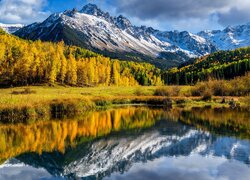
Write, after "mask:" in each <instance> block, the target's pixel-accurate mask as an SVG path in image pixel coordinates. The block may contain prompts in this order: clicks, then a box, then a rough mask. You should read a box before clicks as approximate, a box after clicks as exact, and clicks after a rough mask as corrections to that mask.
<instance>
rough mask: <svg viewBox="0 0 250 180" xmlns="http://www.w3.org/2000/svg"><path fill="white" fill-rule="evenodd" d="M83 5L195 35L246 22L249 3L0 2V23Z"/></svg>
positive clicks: (32, 19)
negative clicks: (92, 4) (93, 5)
mask: <svg viewBox="0 0 250 180" xmlns="http://www.w3.org/2000/svg"><path fill="white" fill-rule="evenodd" d="M87 3H94V4H97V5H98V6H99V7H100V8H101V9H102V10H104V11H108V12H110V14H111V15H114V16H115V15H119V14H122V15H124V16H126V17H128V18H129V19H130V20H131V21H132V23H133V24H134V25H138V26H140V25H146V26H152V27H153V28H156V29H160V30H179V31H182V30H188V31H192V32H198V31H200V30H205V29H222V28H224V27H226V26H228V25H237V24H243V23H246V22H249V21H250V11H249V9H250V1H249V0H185V1H184V0H0V22H2V23H22V24H30V23H33V22H37V21H38V22H39V21H43V20H44V19H46V18H47V17H48V16H49V15H50V14H51V13H54V12H60V11H64V10H67V9H72V8H74V7H75V8H77V9H81V8H82V6H84V5H85V4H87Z"/></svg>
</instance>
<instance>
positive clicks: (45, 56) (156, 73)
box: [0, 30, 163, 87]
mask: <svg viewBox="0 0 250 180" xmlns="http://www.w3.org/2000/svg"><path fill="white" fill-rule="evenodd" d="M41 83H49V84H54V83H57V84H66V85H74V86H97V85H105V86H110V85H117V86H133V85H161V84H163V82H162V80H161V71H160V70H159V69H157V68H155V66H153V65H150V64H146V63H135V62H126V61H119V60H111V59H110V58H107V57H103V56H101V55H99V54H96V53H93V52H91V51H88V50H85V49H83V48H79V47H75V46H66V45H64V43H63V42H60V43H57V44H56V43H50V42H41V41H34V42H33V41H26V40H22V39H19V38H17V37H15V36H12V35H8V34H6V33H5V32H4V31H2V30H0V86H1V87H6V86H23V85H32V84H41Z"/></svg>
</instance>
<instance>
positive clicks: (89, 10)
mask: <svg viewBox="0 0 250 180" xmlns="http://www.w3.org/2000/svg"><path fill="white" fill-rule="evenodd" d="M80 12H81V13H85V14H89V15H94V16H103V15H104V14H106V13H104V12H103V11H102V10H101V9H100V8H98V6H97V5H96V4H91V3H89V4H87V5H85V6H83V8H82V10H81V11H80Z"/></svg>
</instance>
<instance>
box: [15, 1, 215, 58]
mask: <svg viewBox="0 0 250 180" xmlns="http://www.w3.org/2000/svg"><path fill="white" fill-rule="evenodd" d="M15 34H16V35H18V36H20V37H22V38H27V39H32V40H36V39H41V40H50V41H61V40H64V42H65V43H66V44H74V45H78V46H82V47H85V48H89V49H91V50H98V51H104V52H112V53H117V54H122V53H131V54H137V55H138V54H141V55H143V56H148V57H151V58H158V57H166V54H168V53H175V54H179V57H178V59H179V60H180V61H184V60H185V59H187V58H189V57H196V56H202V55H205V54H208V53H211V52H214V51H216V48H215V47H214V46H213V45H212V44H211V43H209V42H207V41H206V39H204V38H202V37H199V36H197V35H195V34H192V33H189V32H178V31H174V32H161V31H159V30H155V29H153V28H151V27H145V26H141V27H137V26H133V25H132V24H131V22H130V21H129V20H128V19H127V18H125V17H124V16H122V15H120V16H118V17H112V16H110V15H109V13H106V12H103V11H102V10H100V9H99V8H98V7H97V6H96V5H93V4H88V5H86V6H84V7H83V8H82V9H81V10H80V11H77V10H76V9H73V10H71V11H65V12H63V13H55V14H52V15H51V16H50V17H49V18H48V19H46V20H45V21H44V22H41V23H34V24H31V25H29V26H26V27H24V28H22V29H20V30H19V31H17V32H16V33H15Z"/></svg>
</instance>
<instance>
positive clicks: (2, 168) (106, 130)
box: [0, 107, 250, 180]
mask: <svg viewBox="0 0 250 180" xmlns="http://www.w3.org/2000/svg"><path fill="white" fill-rule="evenodd" d="M249 115H250V114H249V111H244V110H228V109H193V110H189V111H184V110H182V109H171V110H164V109H152V108H148V107H122V108H117V109H112V110H106V111H98V112H90V113H86V114H84V115H82V116H81V117H77V118H73V119H65V120H53V121H47V122H46V121H39V122H37V123H33V124H18V125H8V124H5V125H0V179H3V180H15V179H18V180H19V179H25V180H29V179H138V180H147V179H178V180H182V179H185V180H189V179H190V180H195V179H197V180H198V179H199V180H203V179H204V180H213V179H221V180H227V179H228V180H231V179H232V180H235V179H237V180H238V179H239V180H240V179H242V180H248V179H250V141H249V139H250V119H249V117H250V116H249Z"/></svg>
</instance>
